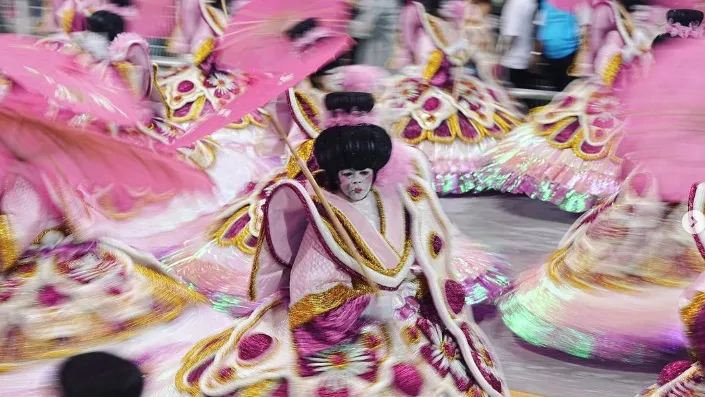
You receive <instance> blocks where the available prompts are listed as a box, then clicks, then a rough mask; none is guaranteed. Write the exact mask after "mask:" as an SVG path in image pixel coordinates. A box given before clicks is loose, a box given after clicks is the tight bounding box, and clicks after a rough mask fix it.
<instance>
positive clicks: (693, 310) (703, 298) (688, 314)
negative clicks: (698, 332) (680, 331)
mask: <svg viewBox="0 0 705 397" xmlns="http://www.w3.org/2000/svg"><path fill="white" fill-rule="evenodd" d="M704 306H705V292H702V291H698V292H696V293H695V296H693V299H691V300H690V302H688V304H687V305H685V306H684V307H683V308H681V320H682V321H683V324H684V325H685V332H686V334H687V335H691V334H692V333H693V332H694V331H695V327H696V326H697V324H695V318H696V316H697V315H698V312H700V309H702V308H703V307H704Z"/></svg>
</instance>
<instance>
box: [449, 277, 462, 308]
mask: <svg viewBox="0 0 705 397" xmlns="http://www.w3.org/2000/svg"><path fill="white" fill-rule="evenodd" d="M445 290H446V300H447V301H448V306H450V309H451V310H452V311H453V313H455V314H458V313H460V312H461V311H462V310H463V307H465V289H464V288H463V286H462V284H460V283H459V282H457V281H454V280H446V282H445Z"/></svg>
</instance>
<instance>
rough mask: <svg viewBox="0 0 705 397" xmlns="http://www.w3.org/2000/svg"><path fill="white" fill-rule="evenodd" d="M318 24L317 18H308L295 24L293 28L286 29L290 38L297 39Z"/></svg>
mask: <svg viewBox="0 0 705 397" xmlns="http://www.w3.org/2000/svg"><path fill="white" fill-rule="evenodd" d="M316 26H318V21H316V18H308V19H304V20H303V21H301V22H299V23H297V24H296V25H294V26H293V27H292V28H291V29H289V30H287V31H286V35H287V36H289V39H291V40H292V41H293V40H297V39H300V38H302V37H303V36H304V35H305V34H306V33H308V32H310V31H312V30H313V29H315V28H316Z"/></svg>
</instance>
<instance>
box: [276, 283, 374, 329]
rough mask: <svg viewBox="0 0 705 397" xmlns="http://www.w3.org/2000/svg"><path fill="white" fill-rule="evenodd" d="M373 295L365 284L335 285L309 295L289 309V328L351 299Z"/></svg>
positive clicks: (297, 325) (304, 322)
mask: <svg viewBox="0 0 705 397" xmlns="http://www.w3.org/2000/svg"><path fill="white" fill-rule="evenodd" d="M372 293H374V292H373V291H372V288H370V287H369V286H368V285H367V284H365V283H361V284H360V285H358V286H355V287H353V288H349V287H347V286H345V285H343V284H336V285H335V286H334V287H333V288H331V289H329V290H327V291H325V292H320V293H317V294H309V295H306V296H305V297H303V298H302V299H301V300H299V301H298V302H296V303H295V304H293V305H292V306H291V307H290V308H289V328H290V329H294V328H296V327H299V326H301V325H303V324H306V323H307V322H309V321H311V320H313V319H314V318H316V317H318V316H320V315H322V314H325V313H328V312H330V311H333V310H335V309H337V308H339V307H341V306H343V305H344V304H345V303H347V302H348V301H350V300H351V299H354V298H357V297H360V296H363V295H368V294H372Z"/></svg>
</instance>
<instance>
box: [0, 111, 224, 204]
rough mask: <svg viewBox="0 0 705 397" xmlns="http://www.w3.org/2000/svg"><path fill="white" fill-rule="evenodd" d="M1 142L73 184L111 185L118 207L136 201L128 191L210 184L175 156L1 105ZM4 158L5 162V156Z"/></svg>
mask: <svg viewBox="0 0 705 397" xmlns="http://www.w3.org/2000/svg"><path fill="white" fill-rule="evenodd" d="M0 125H2V126H3V130H2V133H0V145H1V146H2V147H3V148H4V151H5V152H6V153H9V156H10V157H11V158H14V160H15V161H20V162H23V163H26V164H29V165H32V166H34V167H36V168H37V169H38V170H39V171H40V173H41V174H42V175H45V176H48V177H51V178H53V179H58V180H61V181H63V182H64V183H68V184H69V185H71V186H74V187H80V186H84V187H85V186H103V187H108V186H112V189H111V195H112V197H111V199H112V201H113V202H114V203H115V204H116V205H117V206H119V207H120V209H121V210H125V209H127V208H131V207H132V206H133V205H134V204H135V203H134V201H135V200H134V199H133V194H132V193H133V192H152V193H153V194H155V195H167V194H172V193H176V192H179V191H183V190H207V189H210V188H211V182H210V179H209V178H208V177H207V175H206V174H205V173H204V172H202V171H200V170H197V169H195V168H193V167H191V166H190V165H188V164H187V163H185V162H183V161H181V160H179V159H178V158H176V157H170V156H166V155H161V154H158V153H156V152H154V151H151V150H149V149H146V148H142V147H137V146H133V145H129V144H126V143H123V142H120V141H118V140H115V139H112V138H110V137H109V136H107V135H104V134H100V133H97V132H94V131H90V130H82V129H76V128H73V127H69V126H64V125H59V124H53V123H51V122H50V121H47V120H44V119H41V118H36V117H34V116H30V115H28V114H23V113H20V112H16V111H12V110H8V109H6V108H0ZM3 157H5V162H7V161H8V158H7V157H8V156H3Z"/></svg>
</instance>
